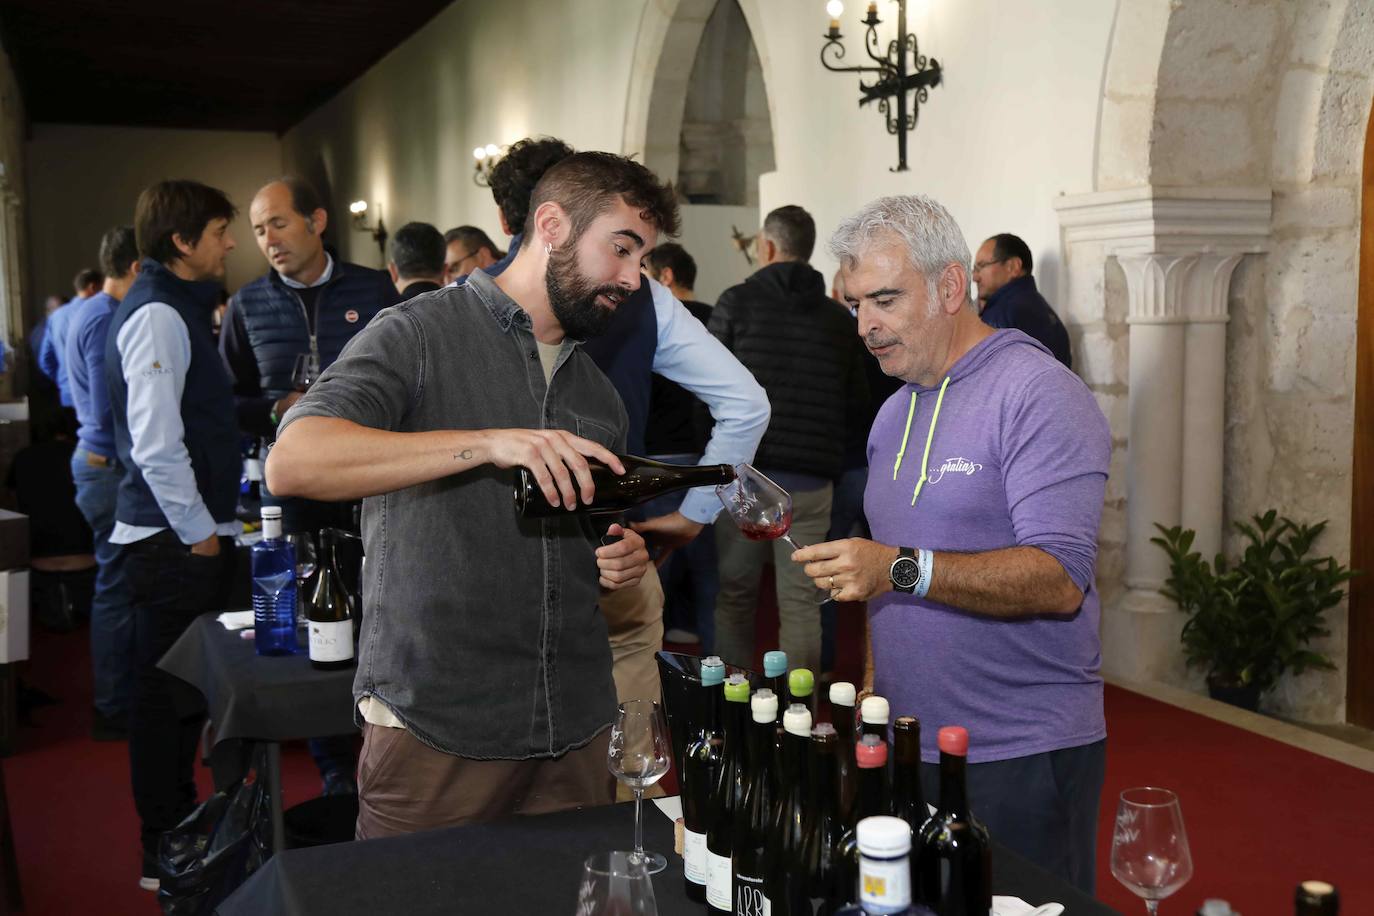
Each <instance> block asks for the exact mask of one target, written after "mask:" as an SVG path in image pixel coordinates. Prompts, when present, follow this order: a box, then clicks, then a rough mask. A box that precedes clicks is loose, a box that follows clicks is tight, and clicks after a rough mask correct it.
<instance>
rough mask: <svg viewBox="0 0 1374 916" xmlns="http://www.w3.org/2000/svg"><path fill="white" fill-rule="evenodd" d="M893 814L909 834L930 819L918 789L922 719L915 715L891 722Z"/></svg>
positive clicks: (919, 783)
mask: <svg viewBox="0 0 1374 916" xmlns="http://www.w3.org/2000/svg"><path fill="white" fill-rule="evenodd" d="M892 814H893V815H894V816H895V817H900V818H901V819H902V820H904V821H906V822H907V824H908V825H910V827H911V831H912V833H915V832H916V831H918V830H920V829H921V825H922V824H924V823H925V822H926V819H927V818H928V817H930V809H929V808H927V807H926V796H925V792H924V791H922V789H921V720H920V719H917V718H916V717H915V716H898V717H897V721H895V722H893V723H892Z"/></svg>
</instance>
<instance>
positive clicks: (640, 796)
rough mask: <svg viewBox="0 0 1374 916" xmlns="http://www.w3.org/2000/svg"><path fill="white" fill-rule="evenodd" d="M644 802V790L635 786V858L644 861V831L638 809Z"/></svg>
mask: <svg viewBox="0 0 1374 916" xmlns="http://www.w3.org/2000/svg"><path fill="white" fill-rule="evenodd" d="M643 804H644V790H643V789H642V788H640V787H638V786H636V787H635V858H636V859H638V860H639V861H640V862H643V861H644V831H643V824H642V822H641V821H640V817H639V809H640V807H641V806H642V805H643Z"/></svg>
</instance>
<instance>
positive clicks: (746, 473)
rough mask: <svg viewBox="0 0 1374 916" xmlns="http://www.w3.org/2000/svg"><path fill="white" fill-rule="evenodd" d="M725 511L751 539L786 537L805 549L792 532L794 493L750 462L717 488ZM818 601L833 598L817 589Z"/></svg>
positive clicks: (781, 538) (766, 539) (794, 545)
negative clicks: (793, 536)
mask: <svg viewBox="0 0 1374 916" xmlns="http://www.w3.org/2000/svg"><path fill="white" fill-rule="evenodd" d="M716 496H718V497H719V498H720V502H721V505H723V506H724V507H725V512H726V514H728V515H729V516H730V518H731V520H733V521H734V523H735V525H736V526H738V527H739V532H740V534H742V535H744V536H745V537H746V538H748V539H749V540H751V541H773V540H784V541H786V542H787V543H788V544H790V545H791V546H792V550H793V551H798V550H801V549H802V545H801V544H798V543H797V542H796V541H795V540H794V539H793V538H792V535H791V534H790V531H791V529H792V494H790V493H788V492H787V491H786V490H784V489H783V488H782V487H780V486H778V485H777V484H776V483H774V482H773V481H771V480H769V479H768V478H767V477H765V476H764V475H763V474H762V473H761V472H760V471H759V470H758V469H757V468H755V467H754V466H753V465H750V464H737V465H735V479H734V480H732V481H730V482H729V483H726V484H721V485H720V486H718V487H716ZM816 600H817V601H818V602H826V601H829V600H830V592H828V591H827V590H826V589H823V588H818V589H817V592H816Z"/></svg>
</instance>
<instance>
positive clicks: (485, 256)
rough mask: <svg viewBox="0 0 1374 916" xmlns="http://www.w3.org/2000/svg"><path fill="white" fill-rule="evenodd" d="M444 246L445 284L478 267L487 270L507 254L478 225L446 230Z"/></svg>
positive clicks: (464, 275)
mask: <svg viewBox="0 0 1374 916" xmlns="http://www.w3.org/2000/svg"><path fill="white" fill-rule="evenodd" d="M444 246H445V252H444V285H445V286H449V285H451V284H452V283H453V282H454V281H455V280H457V279H458V278H459V277H466V276H467V275H468V274H470V273H472V272H473V271H474V270H477V269H478V268H482V269H483V270H485V269H486V268H488V267H490V266H491V265H493V264H495V263H496V262H497V261H499V260H501V259H502V258H504V257H505V256H506V253H505V252H504V251H501V250H500V249H498V248H497V247H496V243H495V242H493V241H492V240H491V236H489V235H487V234H486V233H485V232H483V231H482V230H481V229H478V228H477V227H476V226H458V227H456V228H453V229H450V230H449V231H448V232H445V233H444Z"/></svg>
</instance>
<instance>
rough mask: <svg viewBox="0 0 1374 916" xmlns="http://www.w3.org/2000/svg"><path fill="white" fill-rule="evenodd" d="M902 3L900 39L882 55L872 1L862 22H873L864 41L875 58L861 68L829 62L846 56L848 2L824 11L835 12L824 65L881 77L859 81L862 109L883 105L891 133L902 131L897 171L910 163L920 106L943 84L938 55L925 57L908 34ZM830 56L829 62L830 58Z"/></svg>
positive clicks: (902, 0)
mask: <svg viewBox="0 0 1374 916" xmlns="http://www.w3.org/2000/svg"><path fill="white" fill-rule="evenodd" d="M896 2H897V37H896V38H895V39H894V40H892V41H891V42H889V43H888V46H887V51H886V52H885V53H884V54H883V55H882V56H879V55H878V53H877V52H878V49H879V46H878V25H879V24H880V23H881V22H882V20H881V19H879V18H878V4H877V2H876V0H873V2H870V3H869V4H868V14H867V15H866V16H864V18H863V19H861V20H860V22H862V23H863V24H864V25H866V26H868V34H867V36H866V38H865V39H864V51H865V52H867V53H868V57H869V59H870V60H872V61H873V63H872V64H870V65H863V66H857V67H840V66H835V65H834V64H832V63H831V62H830V61H831V60H834V61H841V60H844V45H843V44H841V43H840V39H841V38H843V37H844V36H843V35H841V34H840V16H841V15H842V14H843V13H844V4H843V3H841V2H840V0H830V2H829V3H827V4H826V5H825V11H826V12H827V13H829V14H830V28H829V30H828V31H827V32H826V33H825V35H824V36H822V37H824V38H825V44H823V45H821V66H823V67H825V69H827V70H830V71H833V72H835V73H875V74H877V78H876V79H875V80H874V81H873V82H872V83H869V84H868V85H864V82H863V80H860V81H859V107H860V108H862V107H863V106H865V105H867V104H868V103H869V102H877V103H878V111H879V112H881V113H882V115H883V117H885V118H886V119H887V132H888V133H889V134H896V135H897V167H896V168H895V169H891V170H890V171H893V172H905V171H907V167H906V135H907V133H908V132H909V131H913V130H915V129H916V118H917V115H919V114H920V110H921V105H922V104H923V103H924V102H925V101H926V99H927V97H928V96H929V90H930V88H931V87H933V86H938V85H940V74H941V73H942V71H941V69H940V64H939V62H938V61H937V60H935V58H933V57H932V58H930V59H929V61H927V59H926V58H925V57H923V56H921V54H920V51H919V46H918V45H917V43H916V35H915V34H914V33H908V32H907V30H906V0H896ZM827 54H829V56H830V60H827V59H826V55H827ZM908 55H910V66H908ZM908 92H915V97H914V98H913V99H912V103H911V107H910V110H909V111H908V108H907V93H908ZM894 98H895V99H896V101H897V112H896V114H893V112H892V100H893V99H894Z"/></svg>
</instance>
